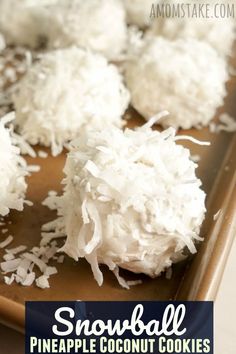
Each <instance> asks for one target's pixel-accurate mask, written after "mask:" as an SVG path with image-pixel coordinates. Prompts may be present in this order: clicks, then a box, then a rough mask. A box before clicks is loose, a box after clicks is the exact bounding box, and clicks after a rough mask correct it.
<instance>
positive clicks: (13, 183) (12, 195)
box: [0, 114, 28, 216]
mask: <svg viewBox="0 0 236 354" xmlns="http://www.w3.org/2000/svg"><path fill="white" fill-rule="evenodd" d="M12 119H13V116H12V114H8V115H7V116H5V117H3V118H1V119H0V215H1V216H5V215H7V214H8V213H9V212H10V209H16V210H22V209H23V206H24V197H25V192H26V188H27V184H26V182H25V176H26V175H27V174H28V173H27V166H26V162H25V160H24V159H23V158H22V157H21V156H20V149H19V148H18V147H17V146H16V145H15V144H14V142H13V139H12V135H11V131H10V130H9V128H7V127H6V126H5V125H6V123H8V122H9V121H11V120H12Z"/></svg>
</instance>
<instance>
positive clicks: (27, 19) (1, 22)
mask: <svg viewBox="0 0 236 354" xmlns="http://www.w3.org/2000/svg"><path fill="white" fill-rule="evenodd" d="M52 3H55V0H45V1H38V0H0V31H2V33H3V34H4V36H5V38H6V42H7V44H13V45H25V46H29V47H31V48H37V47H40V46H41V44H43V43H44V42H45V39H46V37H47V32H48V18H49V17H48V16H49V12H48V10H47V5H50V4H52Z"/></svg>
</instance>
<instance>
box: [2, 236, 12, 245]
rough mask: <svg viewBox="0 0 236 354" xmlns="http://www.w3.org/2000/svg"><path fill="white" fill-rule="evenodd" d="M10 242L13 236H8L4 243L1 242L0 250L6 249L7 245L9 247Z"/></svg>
mask: <svg viewBox="0 0 236 354" xmlns="http://www.w3.org/2000/svg"><path fill="white" fill-rule="evenodd" d="M12 241H13V236H12V235H10V236H8V237H7V238H6V239H5V241H2V242H1V243H0V248H5V247H7V246H8V245H10V243H12Z"/></svg>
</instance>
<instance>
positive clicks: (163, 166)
mask: <svg viewBox="0 0 236 354" xmlns="http://www.w3.org/2000/svg"><path fill="white" fill-rule="evenodd" d="M175 139H176V137H175V130H174V129H173V128H169V129H168V130H166V131H163V132H161V133H159V132H158V131H153V130H151V129H150V127H148V126H144V127H142V128H138V129H136V130H135V131H134V130H130V129H126V130H125V131H124V132H123V131H122V130H120V129H118V128H116V127H113V128H110V129H104V130H102V131H89V132H87V134H86V135H84V136H80V137H79V138H78V139H77V140H75V141H74V142H72V146H71V151H70V153H69V154H68V157H67V161H66V165H65V168H64V173H65V175H66V177H65V179H64V182H63V183H64V184H65V188H64V194H63V195H62V196H61V197H55V196H51V197H49V198H48V199H47V200H46V201H45V204H46V205H48V206H49V207H50V208H52V209H53V208H54V209H55V208H56V209H57V211H58V215H59V216H60V217H59V219H58V220H57V221H56V222H55V221H54V222H52V223H51V225H52V226H54V227H55V226H56V233H55V234H60V235H61V234H62V233H65V234H66V235H67V239H66V243H65V245H64V246H63V249H62V250H64V251H65V252H66V253H67V254H68V255H69V256H71V257H73V258H74V259H75V260H78V259H79V258H83V257H84V258H86V260H87V261H88V262H89V263H90V264H91V267H92V271H93V274H94V277H95V279H96V280H97V282H98V283H99V285H101V284H102V282H103V275H102V273H101V271H100V269H99V264H100V263H103V264H106V265H107V266H108V267H109V269H110V270H112V271H113V272H114V273H115V274H116V275H117V277H118V280H119V281H120V282H121V284H122V285H123V286H127V284H125V282H124V281H122V279H121V278H120V277H119V275H118V267H121V268H124V269H128V270H130V271H132V272H135V273H145V274H147V275H149V276H150V277H156V276H158V275H159V274H160V273H161V272H162V271H164V270H165V269H166V268H168V267H170V266H171V264H172V263H174V262H178V261H180V260H182V259H183V250H184V249H185V247H186V246H187V248H188V249H189V250H190V252H192V253H195V252H196V249H195V245H194V240H195V239H199V236H198V235H199V230H200V226H201V224H202V221H203V219H204V214H205V205H204V200H205V193H204V192H203V191H202V190H201V188H200V186H201V181H200V180H199V179H198V178H197V177H196V175H195V169H196V166H197V165H196V164H195V163H193V162H192V161H191V160H190V152H189V150H188V149H185V148H184V147H183V146H181V145H177V144H176V142H175ZM47 229H48V228H47Z"/></svg>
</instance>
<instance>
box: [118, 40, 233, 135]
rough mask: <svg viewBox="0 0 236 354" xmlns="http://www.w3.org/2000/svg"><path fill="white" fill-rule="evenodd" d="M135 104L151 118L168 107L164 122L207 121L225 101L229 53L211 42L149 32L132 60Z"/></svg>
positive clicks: (128, 70)
mask: <svg viewBox="0 0 236 354" xmlns="http://www.w3.org/2000/svg"><path fill="white" fill-rule="evenodd" d="M125 71H126V73H125V77H126V83H127V86H128V88H129V90H130V92H131V102H132V105H133V106H134V108H135V109H136V110H137V111H138V112H139V113H140V114H141V115H143V116H144V117H145V118H146V119H147V120H148V119H149V118H150V117H152V116H153V115H155V114H156V113H158V112H160V111H162V110H163V109H167V110H168V111H169V112H170V116H169V117H168V118H167V119H165V120H163V121H162V122H160V123H161V124H163V125H164V126H173V127H176V128H179V127H181V128H184V129H189V128H191V127H198V126H199V125H201V126H205V125H207V124H208V123H209V122H210V120H211V119H212V118H213V117H214V114H215V112H216V109H217V107H219V106H221V105H222V104H223V99H224V96H225V95H226V88H225V82H226V80H227V79H228V73H227V64H226V61H225V59H224V58H222V57H221V56H219V54H218V53H217V52H216V51H215V50H214V49H213V48H212V47H211V46H210V45H209V44H208V43H205V42H201V41H197V40H194V39H188V40H187V39H186V40H183V39H178V40H176V41H169V40H167V39H164V38H161V37H156V38H151V37H150V38H146V39H145V40H144V41H143V42H142V43H141V45H140V47H139V48H137V50H134V51H133V53H132V55H131V57H130V59H129V60H128V62H127V64H126V70H125Z"/></svg>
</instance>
